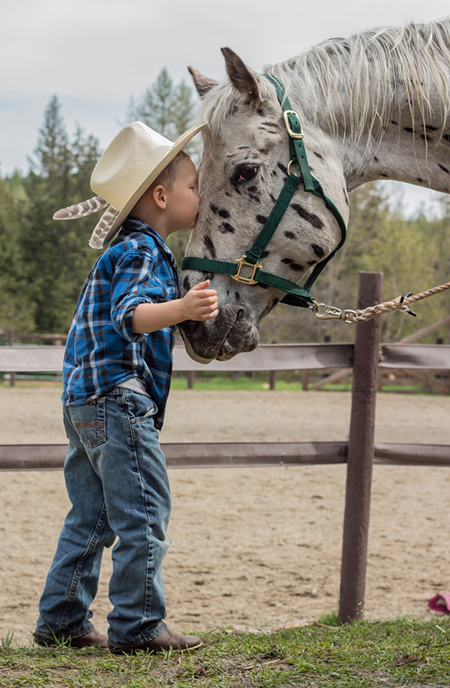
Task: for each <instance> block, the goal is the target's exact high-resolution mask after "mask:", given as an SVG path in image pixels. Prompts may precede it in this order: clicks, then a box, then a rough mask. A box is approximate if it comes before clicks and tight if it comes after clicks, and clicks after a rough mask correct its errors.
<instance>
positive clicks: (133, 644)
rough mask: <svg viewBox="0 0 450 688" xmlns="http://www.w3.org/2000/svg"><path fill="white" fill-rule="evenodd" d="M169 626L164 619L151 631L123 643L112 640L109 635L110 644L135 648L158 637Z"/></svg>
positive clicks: (115, 646) (118, 647) (116, 646)
mask: <svg viewBox="0 0 450 688" xmlns="http://www.w3.org/2000/svg"><path fill="white" fill-rule="evenodd" d="M166 628H167V624H166V623H164V621H160V622H159V623H158V625H157V626H155V628H153V629H152V630H151V631H149V632H148V633H141V634H140V635H139V637H138V638H136V640H134V641H132V642H130V643H123V642H122V643H121V642H116V641H114V642H112V641H111V638H110V637H108V645H111V646H113V647H114V648H117V649H120V648H122V647H126V648H131V649H132V648H133V647H138V646H139V645H143V643H148V642H150V641H151V640H154V639H155V638H157V637H158V636H159V635H161V633H162V632H163V631H165V630H166Z"/></svg>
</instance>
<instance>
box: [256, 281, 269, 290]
mask: <svg viewBox="0 0 450 688" xmlns="http://www.w3.org/2000/svg"><path fill="white" fill-rule="evenodd" d="M257 286H258V287H260V288H261V289H268V288H269V285H268V284H261V282H258V284H257Z"/></svg>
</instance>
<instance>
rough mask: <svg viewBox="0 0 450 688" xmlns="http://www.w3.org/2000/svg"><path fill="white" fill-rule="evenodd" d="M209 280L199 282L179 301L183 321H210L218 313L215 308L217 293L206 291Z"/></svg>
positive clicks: (212, 290) (210, 290) (211, 290)
mask: <svg viewBox="0 0 450 688" xmlns="http://www.w3.org/2000/svg"><path fill="white" fill-rule="evenodd" d="M209 285H210V280H205V282H200V284H196V285H195V287H192V289H190V290H189V291H188V293H187V294H186V295H185V296H183V298H182V299H181V306H182V309H183V314H184V319H185V320H212V318H215V317H216V315H217V314H218V313H219V310H218V308H217V292H216V290H215V289H208V288H207V287H209Z"/></svg>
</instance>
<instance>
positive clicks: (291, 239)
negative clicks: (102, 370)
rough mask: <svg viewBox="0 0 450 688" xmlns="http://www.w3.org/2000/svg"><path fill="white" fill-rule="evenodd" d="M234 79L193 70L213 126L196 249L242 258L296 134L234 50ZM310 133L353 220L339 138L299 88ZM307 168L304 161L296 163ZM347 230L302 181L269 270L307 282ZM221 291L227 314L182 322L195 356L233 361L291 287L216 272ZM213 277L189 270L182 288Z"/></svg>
mask: <svg viewBox="0 0 450 688" xmlns="http://www.w3.org/2000/svg"><path fill="white" fill-rule="evenodd" d="M223 54H224V57H225V61H226V66H227V72H228V76H229V82H226V83H224V84H220V85H219V84H217V83H216V82H214V81H212V80H211V79H206V78H205V77H203V75H201V74H200V73H199V72H196V71H195V70H193V69H191V70H190V71H191V74H192V76H193V78H194V82H195V85H196V87H197V90H198V92H199V94H200V96H201V97H202V107H201V111H200V118H201V120H202V121H206V122H208V124H209V127H208V128H207V129H206V130H205V134H204V152H203V158H202V162H201V165H200V168H199V190H200V195H201V198H202V201H201V204H200V213H199V216H198V220H197V222H196V224H195V227H194V229H193V232H192V236H191V238H190V241H189V244H188V247H187V250H186V256H195V257H199V258H209V259H216V260H220V261H230V262H234V261H235V260H236V259H239V258H241V256H243V255H246V253H247V251H248V250H249V248H250V246H251V245H252V243H253V241H254V240H255V239H256V237H257V236H258V233H259V232H260V230H261V228H262V226H263V225H264V223H265V222H266V220H267V218H268V216H269V214H270V212H271V210H272V208H273V206H274V203H275V201H276V199H277V197H278V196H279V194H280V191H281V189H282V187H283V185H284V182H285V180H286V178H287V175H288V165H289V160H290V154H289V138H288V134H287V130H286V125H285V122H284V119H283V111H282V109H281V107H280V104H279V102H278V100H277V96H276V92H275V89H274V87H273V86H272V85H271V84H270V83H269V82H268V81H267V80H266V79H265V78H263V77H261V76H259V75H257V74H256V73H254V72H253V71H251V70H250V69H249V68H248V67H246V66H245V65H244V63H243V62H242V61H241V60H240V58H239V57H238V56H237V55H235V53H233V52H232V51H231V50H229V49H224V50H223ZM289 95H290V97H291V100H292V103H293V107H294V108H295V109H296V111H297V112H298V113H299V116H300V120H301V122H302V125H303V130H304V132H305V148H306V151H307V155H308V159H309V163H310V167H311V171H312V173H313V175H314V176H315V177H316V178H317V179H318V180H319V181H320V183H321V184H322V186H323V189H324V191H325V193H326V194H327V196H328V197H329V198H330V199H331V200H332V201H333V202H334V204H335V205H336V206H337V207H338V209H339V211H340V213H341V214H342V216H343V217H344V220H345V221H347V218H348V200H347V193H346V188H345V181H344V175H343V169H342V163H341V160H340V158H339V155H338V150H337V146H336V143H335V141H334V140H333V139H332V138H331V136H329V135H326V134H324V132H323V131H322V130H321V129H319V128H318V127H317V126H316V125H315V124H313V122H312V121H308V107H307V104H306V106H305V104H302V103H301V99H300V100H299V98H298V95H297V94H296V95H295V98H294V94H289ZM295 172H296V173H297V174H298V169H296V170H295ZM340 238H341V230H340V228H339V225H338V223H337V221H336V218H335V217H334V215H333V214H332V213H331V212H330V210H329V209H328V208H327V207H326V205H325V203H324V201H323V199H321V198H319V197H318V196H316V195H314V194H313V193H307V192H305V191H304V189H303V187H302V184H300V185H299V187H298V189H297V191H296V192H295V195H294V197H293V198H292V201H291V203H290V206H289V208H288V209H287V211H286V212H285V214H284V216H283V217H282V219H281V222H280V224H279V226H278V228H277V230H276V232H275V234H274V236H273V237H272V239H271V240H270V242H269V244H268V245H267V247H266V248H265V250H264V252H263V254H262V256H261V264H262V267H263V269H264V270H265V271H267V272H270V273H273V274H275V275H278V276H280V277H284V278H285V279H289V280H291V281H293V282H297V281H298V280H299V279H300V277H301V276H302V274H303V273H305V272H306V271H307V270H308V269H309V268H310V267H311V266H312V265H314V264H316V263H318V262H320V261H321V260H323V259H324V258H325V257H326V256H327V255H329V254H330V253H331V252H332V251H333V250H334V249H335V248H336V246H337V244H338V243H339V241H340ZM207 276H208V277H209V278H210V279H211V280H212V285H211V286H212V287H213V288H215V289H217V292H218V297H219V315H218V316H217V317H216V318H215V319H214V320H210V321H206V322H201V323H200V322H193V321H187V322H185V323H183V325H182V326H181V331H182V335H183V338H184V340H185V343H186V346H187V350H188V352H189V353H190V355H191V356H192V357H193V358H195V359H197V360H203V361H204V362H207V361H209V360H211V359H214V358H219V359H220V360H226V359H229V358H232V357H233V356H234V355H235V354H237V353H240V352H243V351H251V350H252V349H254V348H255V347H256V346H257V344H258V323H259V321H260V319H261V318H263V317H264V316H266V315H267V314H268V313H269V312H270V311H271V310H272V308H273V307H274V306H275V304H276V303H277V302H278V301H279V300H280V299H281V298H282V296H283V294H282V292H280V291H279V290H277V289H274V288H272V287H268V286H266V285H262V284H256V285H247V284H243V283H240V282H237V281H235V280H234V279H233V278H232V277H230V276H227V275H220V274H207ZM204 278H205V273H204V272H203V273H200V272H197V271H194V270H184V271H183V272H182V274H181V279H180V285H181V290H182V293H183V294H184V293H185V292H186V291H188V290H189V289H190V288H191V287H192V286H193V285H194V284H196V283H198V282H199V281H201V280H203V279H204Z"/></svg>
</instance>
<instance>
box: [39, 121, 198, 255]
mask: <svg viewBox="0 0 450 688" xmlns="http://www.w3.org/2000/svg"><path fill="white" fill-rule="evenodd" d="M205 126H206V124H199V125H197V126H194V127H192V128H191V129H189V130H188V131H186V132H185V133H184V134H182V135H181V136H179V137H178V138H177V140H176V141H175V142H174V143H172V141H169V139H166V138H165V136H161V134H158V133H157V132H156V131H154V130H153V129H150V127H147V125H146V124H143V122H132V123H131V124H128V125H127V126H126V127H124V128H123V129H122V131H120V132H119V133H118V134H117V136H116V137H115V138H114V139H113V140H112V141H111V143H110V144H109V146H108V147H107V149H106V150H105V152H104V153H103V155H102V156H101V158H100V160H99V161H98V163H97V164H96V166H95V168H94V171H93V172H92V176H91V189H92V190H93V191H94V193H97V194H98V195H97V196H94V198H90V199H89V200H87V201H83V202H82V203H76V204H75V205H71V206H69V207H67V208H62V209H61V210H58V211H57V212H56V213H55V214H54V215H53V219H54V220H75V219H77V218H79V217H86V216H87V215H91V213H95V212H97V211H98V210H101V209H103V208H106V206H108V208H107V210H106V211H105V212H104V213H103V215H102V217H101V219H100V221H99V222H98V223H97V225H96V226H95V228H94V231H93V232H92V236H91V238H90V241H89V246H91V247H92V248H97V249H101V248H104V247H105V246H107V244H109V243H110V242H111V241H112V240H113V239H114V237H115V236H116V234H117V233H118V232H119V230H120V227H121V225H122V222H123V221H124V220H125V218H126V217H127V216H128V214H129V213H130V211H131V210H132V209H133V207H134V206H135V205H136V203H137V202H138V200H139V199H140V198H141V196H142V194H144V193H145V191H147V189H148V188H149V186H150V185H151V184H152V183H153V182H154V181H155V179H156V178H157V176H158V175H159V174H160V173H161V172H162V171H163V169H164V168H165V167H167V165H168V164H169V163H170V162H171V161H172V160H173V159H174V157H175V156H176V155H177V153H179V152H180V150H181V149H182V148H184V146H185V145H186V144H187V143H188V142H189V141H190V140H191V138H192V137H193V136H195V135H196V134H197V133H198V132H199V131H200V130H201V129H203V127H205Z"/></svg>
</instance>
